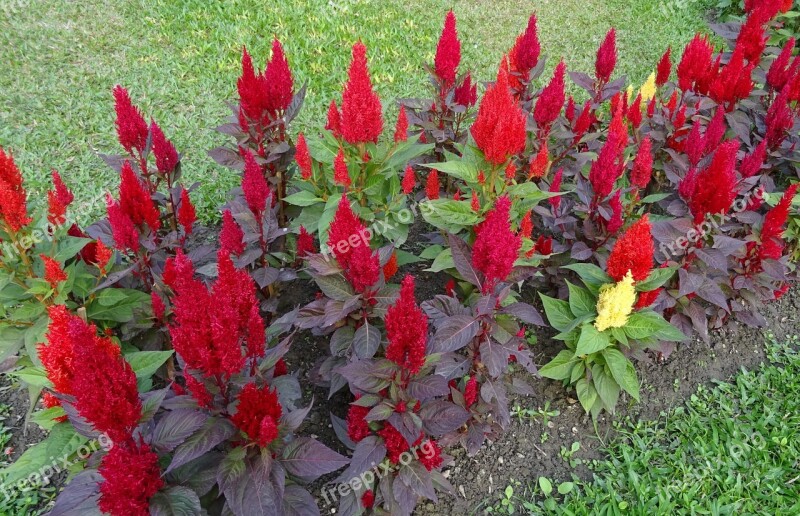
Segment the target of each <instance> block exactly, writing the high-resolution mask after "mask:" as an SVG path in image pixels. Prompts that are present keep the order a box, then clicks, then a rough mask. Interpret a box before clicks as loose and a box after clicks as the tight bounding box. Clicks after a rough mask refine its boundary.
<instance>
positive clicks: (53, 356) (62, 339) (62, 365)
mask: <svg viewBox="0 0 800 516" xmlns="http://www.w3.org/2000/svg"><path fill="white" fill-rule="evenodd" d="M47 315H48V316H49V317H50V325H49V326H48V327H47V333H46V334H45V342H46V343H43V344H39V345H38V346H37V347H36V352H37V354H38V356H39V360H41V362H42V365H43V366H44V369H45V371H46V372H47V378H48V379H49V380H50V382H51V383H52V384H53V389H54V390H55V391H56V392H60V393H62V394H72V378H73V367H72V362H73V357H74V353H73V350H72V340H71V339H70V336H69V324H70V321H72V320H73V319H77V317H76V316H74V315H72V314H71V313H70V312H69V310H67V307H66V306H62V305H53V306H50V307H48V308H47Z"/></svg>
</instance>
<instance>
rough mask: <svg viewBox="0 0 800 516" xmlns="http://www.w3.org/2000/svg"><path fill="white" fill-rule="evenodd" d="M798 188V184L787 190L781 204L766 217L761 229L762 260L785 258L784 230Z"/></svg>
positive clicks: (760, 253) (760, 255)
mask: <svg viewBox="0 0 800 516" xmlns="http://www.w3.org/2000/svg"><path fill="white" fill-rule="evenodd" d="M797 188H798V184H797V183H796V184H793V185H792V186H790V187H789V188H787V189H786V192H784V194H783V197H781V200H780V202H779V203H778V204H777V205H776V206H775V207H774V208H772V209H771V210H770V211H769V212H767V215H766V216H765V217H764V225H763V226H762V227H761V248H760V250H759V258H760V259H772V260H778V259H780V257H781V256H783V249H784V247H785V245H786V244H785V243H784V242H783V239H782V236H783V230H784V226H786V220H787V219H788V217H789V209H790V208H791V205H792V200H793V199H794V196H795V195H796V194H797Z"/></svg>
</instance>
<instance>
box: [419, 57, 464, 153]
mask: <svg viewBox="0 0 800 516" xmlns="http://www.w3.org/2000/svg"><path fill="white" fill-rule="evenodd" d="M453 100H454V101H455V102H456V104H459V105H461V106H467V107H471V106H474V105H475V103H476V102H478V85H477V84H473V83H472V74H470V73H469V72H467V76H466V77H464V80H463V81H462V82H461V85H460V86H458V87H457V88H456V90H455V93H454V94H453ZM423 136H424V133H423ZM421 143H425V142H422V141H421Z"/></svg>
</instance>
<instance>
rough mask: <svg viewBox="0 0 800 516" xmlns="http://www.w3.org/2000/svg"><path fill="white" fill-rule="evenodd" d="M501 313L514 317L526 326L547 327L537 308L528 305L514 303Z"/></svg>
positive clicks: (504, 308)
mask: <svg viewBox="0 0 800 516" xmlns="http://www.w3.org/2000/svg"><path fill="white" fill-rule="evenodd" d="M501 313H504V314H508V315H513V316H514V317H516V318H517V319H519V320H520V321H522V322H524V323H525V324H534V325H536V326H545V322H544V319H542V314H540V313H539V311H538V310H536V308H534V307H532V306H531V305H529V304H527V303H512V304H510V305H508V306H506V307H503V309H502V310H501Z"/></svg>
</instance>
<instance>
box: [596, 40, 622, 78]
mask: <svg viewBox="0 0 800 516" xmlns="http://www.w3.org/2000/svg"><path fill="white" fill-rule="evenodd" d="M616 66H617V31H616V30H615V29H611V30H609V31H608V34H606V38H605V39H604V40H603V43H602V44H601V45H600V48H598V49H597V59H596V60H595V64H594V69H595V74H596V75H597V79H598V80H599V81H600V82H603V83H606V82H608V81H609V79H611V74H612V73H614V68H616Z"/></svg>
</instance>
